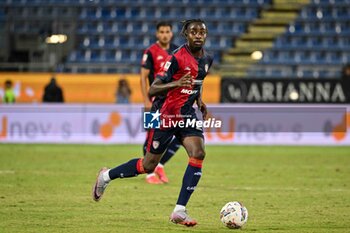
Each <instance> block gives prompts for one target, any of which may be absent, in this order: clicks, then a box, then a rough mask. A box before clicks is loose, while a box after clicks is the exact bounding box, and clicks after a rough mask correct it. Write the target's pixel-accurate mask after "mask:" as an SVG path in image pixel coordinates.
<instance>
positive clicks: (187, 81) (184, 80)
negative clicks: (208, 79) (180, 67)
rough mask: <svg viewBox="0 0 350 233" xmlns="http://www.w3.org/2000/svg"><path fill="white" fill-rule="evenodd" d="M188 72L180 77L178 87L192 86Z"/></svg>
mask: <svg viewBox="0 0 350 233" xmlns="http://www.w3.org/2000/svg"><path fill="white" fill-rule="evenodd" d="M192 78H193V77H192V75H191V73H190V72H188V73H187V74H185V75H184V76H182V77H181V78H180V79H179V80H178V81H177V82H178V86H179V87H191V86H192V85H193V79H192Z"/></svg>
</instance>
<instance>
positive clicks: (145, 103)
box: [144, 99, 152, 110]
mask: <svg viewBox="0 0 350 233" xmlns="http://www.w3.org/2000/svg"><path fill="white" fill-rule="evenodd" d="M144 105H145V109H147V110H148V109H151V107H152V103H151V101H149V100H148V99H146V100H145V101H144Z"/></svg>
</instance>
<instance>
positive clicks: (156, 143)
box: [152, 141, 159, 149]
mask: <svg viewBox="0 0 350 233" xmlns="http://www.w3.org/2000/svg"><path fill="white" fill-rule="evenodd" d="M152 146H153V148H154V149H157V148H158V146H159V141H153V143H152Z"/></svg>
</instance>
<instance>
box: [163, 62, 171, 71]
mask: <svg viewBox="0 0 350 233" xmlns="http://www.w3.org/2000/svg"><path fill="white" fill-rule="evenodd" d="M170 65H171V62H170V61H167V62H166V63H165V65H164V70H165V71H167V70H168V69H169V67H170Z"/></svg>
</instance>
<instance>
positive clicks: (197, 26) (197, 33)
mask: <svg viewBox="0 0 350 233" xmlns="http://www.w3.org/2000/svg"><path fill="white" fill-rule="evenodd" d="M186 34H187V40H188V44H189V46H190V47H191V48H194V49H200V48H202V47H203V45H204V43H205V39H206V38H207V27H206V26H205V24H204V23H191V24H190V25H189V26H188V28H187V33H186Z"/></svg>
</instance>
